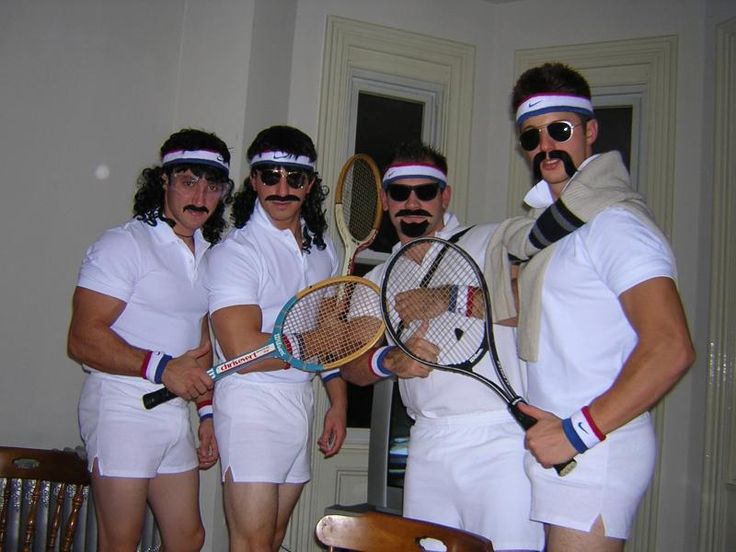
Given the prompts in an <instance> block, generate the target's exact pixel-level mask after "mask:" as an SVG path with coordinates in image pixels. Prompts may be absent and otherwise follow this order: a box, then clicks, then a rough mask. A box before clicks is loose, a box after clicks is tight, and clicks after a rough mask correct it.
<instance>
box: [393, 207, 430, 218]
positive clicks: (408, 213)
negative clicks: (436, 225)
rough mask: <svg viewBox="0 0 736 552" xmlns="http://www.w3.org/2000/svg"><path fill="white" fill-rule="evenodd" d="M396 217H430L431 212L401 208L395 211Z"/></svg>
mask: <svg viewBox="0 0 736 552" xmlns="http://www.w3.org/2000/svg"><path fill="white" fill-rule="evenodd" d="M396 216H397V217H431V216H432V214H431V213H428V212H427V211H425V210H424V209H402V210H401V211H399V212H398V213H396Z"/></svg>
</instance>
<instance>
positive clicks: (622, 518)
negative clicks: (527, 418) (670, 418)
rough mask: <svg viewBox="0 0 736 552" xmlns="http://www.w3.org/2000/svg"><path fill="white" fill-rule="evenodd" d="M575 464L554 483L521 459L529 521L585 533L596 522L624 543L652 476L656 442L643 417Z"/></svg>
mask: <svg viewBox="0 0 736 552" xmlns="http://www.w3.org/2000/svg"><path fill="white" fill-rule="evenodd" d="M575 459H576V460H577V463H578V465H577V467H576V468H575V469H574V470H573V471H572V472H570V473H569V474H568V475H566V476H565V477H560V476H558V475H557V473H556V472H555V471H554V470H553V469H551V468H550V469H544V468H543V467H542V466H541V465H540V464H539V463H537V461H536V460H535V459H534V457H533V456H532V455H531V454H529V453H527V454H526V457H525V459H524V463H525V467H526V471H527V474H528V475H529V477H530V478H531V480H532V519H536V520H538V521H542V522H544V523H549V524H552V525H559V526H561V527H569V528H571V529H577V530H578V531H590V529H591V527H592V526H593V523H594V522H595V520H596V519H597V518H598V516H601V519H602V520H603V525H604V527H605V532H606V536H607V537H612V538H616V539H626V538H628V537H629V533H630V531H631V525H632V523H633V521H634V517H635V515H636V510H637V508H638V507H639V503H640V502H641V499H642V497H643V496H644V493H645V492H646V490H647V487H648V486H649V482H650V481H651V479H652V475H653V474H654V466H655V462H656V439H655V435H654V428H653V427H652V423H651V419H650V416H649V413H645V414H642V415H641V416H639V417H638V418H635V419H634V420H632V421H631V422H629V423H628V424H626V425H625V426H623V427H621V428H619V429H617V430H616V431H614V432H612V433H609V434H608V435H607V437H606V439H605V440H604V441H602V442H601V443H598V444H597V445H595V446H594V447H593V448H591V449H589V450H587V451H585V452H584V453H583V454H580V455H578V456H576V457H575Z"/></svg>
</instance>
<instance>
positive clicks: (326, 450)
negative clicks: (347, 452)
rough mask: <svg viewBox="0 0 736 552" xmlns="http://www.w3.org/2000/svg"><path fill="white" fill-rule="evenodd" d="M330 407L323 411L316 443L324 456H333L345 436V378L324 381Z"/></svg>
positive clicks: (346, 404)
mask: <svg viewBox="0 0 736 552" xmlns="http://www.w3.org/2000/svg"><path fill="white" fill-rule="evenodd" d="M324 385H325V390H326V391H327V396H328V397H329V399H330V408H328V409H327V412H326V413H325V420H324V427H323V429H322V435H320V437H319V439H318V440H317V445H318V446H319V449H320V450H321V451H322V453H323V454H324V455H325V457H326V458H329V457H330V456H334V455H335V454H337V453H338V452H340V449H341V448H342V444H343V443H344V442H345V437H347V434H348V432H347V412H348V389H347V384H346V383H345V380H343V379H342V378H341V377H339V376H338V377H333V378H330V379H329V380H327V381H326V382H324Z"/></svg>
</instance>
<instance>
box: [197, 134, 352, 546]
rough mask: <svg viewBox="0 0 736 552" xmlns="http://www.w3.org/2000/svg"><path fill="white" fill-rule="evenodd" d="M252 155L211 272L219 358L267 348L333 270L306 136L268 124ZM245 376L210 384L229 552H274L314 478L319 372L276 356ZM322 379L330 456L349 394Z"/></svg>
mask: <svg viewBox="0 0 736 552" xmlns="http://www.w3.org/2000/svg"><path fill="white" fill-rule="evenodd" d="M247 157H248V163H249V164H250V175H249V176H248V178H246V180H245V182H244V184H243V189H242V191H240V192H239V193H238V194H237V195H236V197H235V201H234V205H233V213H232V216H233V221H234V223H235V226H236V229H235V230H234V231H233V232H232V233H231V234H230V235H229V236H228V237H227V239H225V240H224V241H223V243H222V244H221V245H218V246H217V247H216V248H215V249H214V250H213V251H212V255H211V256H210V258H209V266H208V286H209V287H210V297H209V305H210V313H211V319H212V325H213V329H214V332H215V337H216V341H217V350H218V354H220V355H221V356H222V357H223V358H224V359H230V358H233V357H235V356H238V355H240V354H242V353H245V352H247V351H250V350H253V349H256V348H257V347H260V346H262V345H263V344H264V343H265V342H266V341H267V340H268V339H269V337H270V333H271V332H272V331H273V326H274V322H275V319H276V316H277V315H278V313H279V311H280V310H281V308H282V307H283V306H284V304H285V303H286V302H287V301H288V300H289V299H290V298H291V297H292V296H293V295H295V294H296V293H297V292H298V291H299V290H301V289H303V288H305V287H307V286H309V285H312V284H315V283H317V282H318V281H320V280H323V279H325V278H328V277H330V276H334V275H335V273H336V272H337V269H338V259H337V257H336V255H335V251H334V248H333V245H332V243H331V241H330V239H329V237H328V236H327V235H326V230H327V224H326V221H325V216H324V208H323V202H324V199H325V189H324V188H323V187H322V181H321V179H320V178H319V175H318V174H317V171H316V168H315V164H316V161H317V152H316V150H315V147H314V144H313V143H312V140H311V138H309V136H307V135H306V134H304V133H303V132H302V131H300V130H298V129H296V128H293V127H289V126H273V127H270V128H267V129H265V130H263V131H261V132H260V133H259V134H258V135H257V136H256V138H255V140H254V141H253V143H252V144H251V145H250V147H249V148H248V151H247ZM246 371H248V373H240V374H235V375H233V376H232V377H228V378H225V379H223V380H221V381H220V382H218V383H217V385H216V386H215V397H214V416H215V432H216V434H217V438H218V443H219V445H220V451H221V456H222V461H221V467H222V478H223V481H224V487H225V490H224V502H225V515H226V518H227V524H228V530H229V535H230V550H248V551H251V552H271V551H273V550H277V549H279V547H280V545H281V542H282V541H283V539H284V535H285V533H286V528H287V525H288V522H289V518H290V516H291V513H292V511H293V509H294V506H295V505H296V502H297V500H298V499H299V496H300V494H301V492H302V488H303V487H304V484H305V483H306V482H307V481H308V480H309V479H310V476H311V470H310V457H311V454H312V451H311V442H312V440H311V425H312V417H313V392H312V383H311V381H312V379H313V377H314V375H313V374H310V373H308V372H303V371H300V370H297V369H295V368H292V367H290V366H289V365H288V364H285V363H284V362H282V361H280V360H275V359H272V360H265V361H262V362H259V363H257V364H256V365H255V366H254V367H252V369H246ZM320 377H321V378H322V382H323V384H324V386H325V389H326V391H327V394H328V397H329V400H330V407H329V409H328V410H327V412H326V415H325V418H324V426H323V431H322V434H321V436H320V437H319V439H318V441H317V444H318V446H319V448H320V450H321V451H322V452H323V453H324V454H325V456H332V455H334V454H336V453H337V452H338V451H339V450H340V448H341V447H342V443H343V441H344V440H345V436H346V434H347V430H346V412H347V390H346V384H345V382H344V381H343V380H342V378H341V377H340V372H339V370H332V371H326V372H322V373H321V374H320Z"/></svg>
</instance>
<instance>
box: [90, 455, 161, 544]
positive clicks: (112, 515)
mask: <svg viewBox="0 0 736 552" xmlns="http://www.w3.org/2000/svg"><path fill="white" fill-rule="evenodd" d="M147 493H148V479H139V478H127V477H103V476H101V475H100V472H99V469H98V466H97V460H95V464H94V469H93V471H92V494H93V496H94V499H95V513H96V514H97V533H98V534H97V537H98V547H99V550H100V551H101V552H133V551H135V549H136V547H137V546H138V541H139V540H140V538H141V531H142V530H143V519H144V517H145V515H146V495H147Z"/></svg>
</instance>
